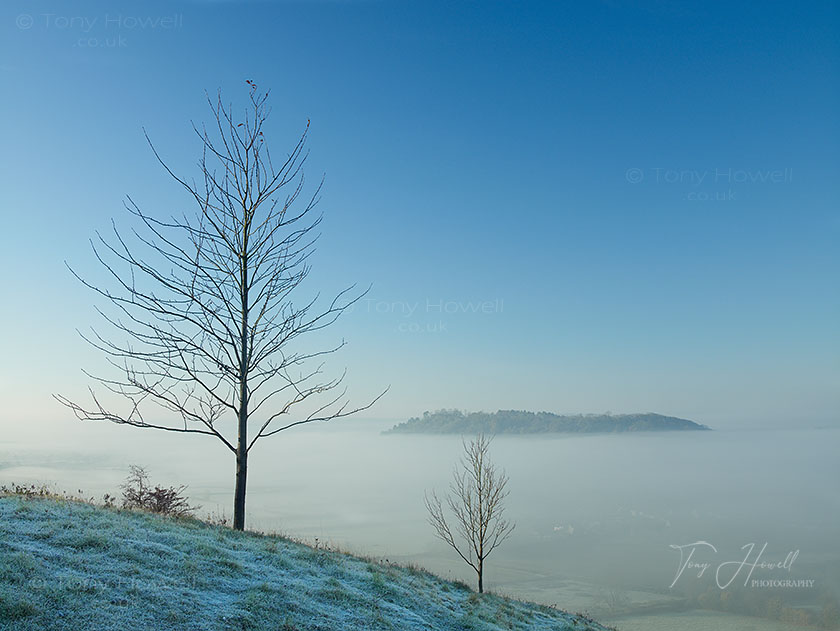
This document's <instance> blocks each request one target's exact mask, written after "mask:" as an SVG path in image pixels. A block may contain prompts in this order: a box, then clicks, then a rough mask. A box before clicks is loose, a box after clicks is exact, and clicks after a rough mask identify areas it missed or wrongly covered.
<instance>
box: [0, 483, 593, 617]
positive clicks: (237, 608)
mask: <svg viewBox="0 0 840 631" xmlns="http://www.w3.org/2000/svg"><path fill="white" fill-rule="evenodd" d="M0 629H3V631H37V630H41V629H43V630H47V629H50V630H52V629H67V630H68V631H70V630H72V631H77V630H79V629H85V630H86V631H105V630H114V631H133V630H148V631H167V630H173V631H174V630H178V631H185V630H193V629H194V630H202V631H204V630H219V631H221V630H225V631H240V630H262V629H266V630H271V631H295V630H300V631H303V630H307V631H309V630H316V629H319V630H324V631H326V630H339V631H344V630H347V631H350V630H362V629H364V630H373V629H394V630H420V629H424V630H429V629H432V630H438V629H439V630H444V629H446V630H456V629H457V630H461V629H463V630H468V629H469V630H476V631H479V630H481V631H496V630H499V631H501V630H502V629H534V630H537V629H545V630H548V629H553V630H557V631H561V630H572V629H574V630H578V631H583V630H591V631H602V630H603V629H604V627H602V626H600V625H598V624H597V623H595V622H592V621H590V620H588V619H586V618H582V617H579V616H574V615H571V614H567V613H565V612H562V611H559V610H556V609H552V608H549V607H544V606H539V605H535V604H531V603H524V602H520V601H515V600H510V599H506V598H503V597H499V596H495V595H492V594H484V595H478V594H476V593H474V592H472V591H471V590H470V589H469V588H467V587H466V586H465V585H463V584H461V583H457V582H451V581H446V580H443V579H441V578H439V577H437V576H434V575H432V574H429V573H427V572H425V571H421V570H417V569H414V568H404V567H399V566H395V565H389V564H381V563H377V562H372V561H367V560H365V559H362V558H358V557H354V556H350V555H347V554H343V553H339V552H333V551H328V550H324V549H316V548H312V547H309V546H306V545H303V544H300V543H296V542H293V541H291V540H289V539H285V538H282V537H278V536H268V535H260V534H254V533H241V532H235V531H232V530H230V529H227V528H224V527H220V526H212V525H208V524H206V523H204V522H201V521H199V520H196V519H191V518H190V519H172V518H164V517H159V516H155V515H152V514H149V513H142V512H133V511H127V510H117V509H113V508H101V507H95V506H92V505H89V504H85V503H82V502H73V501H64V500H53V499H37V498H29V499H27V498H23V497H1V498H0Z"/></svg>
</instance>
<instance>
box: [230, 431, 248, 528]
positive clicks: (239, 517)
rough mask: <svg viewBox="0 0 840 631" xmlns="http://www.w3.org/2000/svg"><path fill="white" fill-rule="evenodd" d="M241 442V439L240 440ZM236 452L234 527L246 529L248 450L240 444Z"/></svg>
mask: <svg viewBox="0 0 840 631" xmlns="http://www.w3.org/2000/svg"><path fill="white" fill-rule="evenodd" d="M240 443H241V441H240ZM239 452H240V453H237V454H236V490H235V491H234V494H233V528H234V530H245V485H246V482H247V478H248V451H247V449H242V445H241V444H240V446H239Z"/></svg>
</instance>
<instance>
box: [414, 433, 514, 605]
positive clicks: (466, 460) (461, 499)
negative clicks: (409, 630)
mask: <svg viewBox="0 0 840 631" xmlns="http://www.w3.org/2000/svg"><path fill="white" fill-rule="evenodd" d="M490 442H491V439H489V438H487V437H486V436H484V435H483V434H479V435H478V436H477V437H476V438H475V439H473V440H472V441H470V442H469V443H467V442H466V441H465V442H464V456H462V458H461V462H460V466H456V467H455V472H454V478H453V481H452V484H451V485H450V490H451V494H450V495H447V496H446V504H447V505H448V506H449V509H450V510H451V511H452V513H453V515H454V518H455V520H454V531H453V528H452V527H450V525H449V522H448V521H447V520H446V516H445V514H444V508H443V502H441V500H440V499H439V498H438V496H437V495H436V494H435V492H434V491H432V495H431V497H429V496H428V495H426V508H427V509H428V511H429V523H430V524H431V525H432V527H433V528H434V529H435V534H436V536H437V537H439V538H440V539H442V540H443V541H445V542H446V543H447V544H449V545H450V546H451V547H452V548H453V549H454V550H455V552H457V553H458V556H460V557H461V558H462V559H463V560H464V561H465V562H466V563H467V565H469V566H470V567H471V568H472V569H474V570H475V572H476V574H477V575H478V592H479V593H483V592H484V562H485V560H486V559H487V557H488V556H490V553H491V552H493V550H495V549H496V548H497V547H498V546H499V544H501V543H502V542H503V541H504V540H505V539H507V538H508V537H509V536H510V534H511V532H513V529H514V526H515V524H513V523H512V522H509V521H508V520H506V519H504V517H503V515H504V511H505V506H504V499H505V498H506V497H507V495H508V491H507V490H506V488H505V487H506V486H507V483H508V477H507V476H506V475H505V473H504V471H497V469H496V466H495V465H494V464H493V463H492V462H490V459H489V457H488V455H487V452H488V450H489V448H490ZM456 534H457V535H458V538H459V539H460V540H463V541H462V542H459V541H458V540H456V537H455V535H456Z"/></svg>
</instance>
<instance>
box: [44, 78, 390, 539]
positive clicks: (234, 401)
mask: <svg viewBox="0 0 840 631" xmlns="http://www.w3.org/2000/svg"><path fill="white" fill-rule="evenodd" d="M247 83H248V85H249V97H250V102H249V104H248V107H247V108H246V111H245V114H244V116H243V117H241V118H239V117H236V116H235V114H234V112H233V111H232V108H231V107H230V106H226V105H225V104H223V102H222V98H221V94H219V96H218V99H216V100H212V99H210V98H209V96H208V99H207V100H208V103H209V105H210V108H211V110H212V113H213V118H214V120H213V124H212V125H211V126H210V129H207V127H205V126H200V127H199V126H194V127H193V128H194V130H195V132H196V134H197V135H198V137H199V139H200V141H201V144H202V155H201V159H200V160H199V183H196V182H195V181H194V180H192V179H191V178H182V177H179V176H177V175H175V173H173V171H172V170H171V169H170V168H169V167H168V166H167V165H166V163H164V161H163V160H162V159H161V157H160V156H159V155H158V152H157V150H156V149H155V147H154V146H153V145H152V143H151V141H150V140H149V144H150V146H151V147H152V151H153V152H154V155H155V157H156V158H157V159H158V161H159V162H160V163H161V165H162V166H163V167H164V169H165V170H166V172H167V173H168V174H169V175H170V176H171V177H172V178H173V179H174V180H175V181H176V182H177V183H178V184H180V185H181V186H182V187H183V188H184V189H185V190H186V192H187V194H188V197H189V198H190V199H191V200H192V201H193V202H194V203H195V210H194V212H191V213H185V214H184V215H183V216H182V217H173V218H171V219H159V218H155V217H153V216H151V215H150V214H147V213H145V212H144V211H142V210H141V209H140V208H139V207H138V205H137V204H135V203H134V201H133V200H132V199H131V198H130V197H129V198H128V201H127V202H126V204H125V206H126V208H127V210H128V211H129V212H130V213H131V214H132V215H134V217H136V218H137V220H138V223H139V226H140V230H139V231H133V237H134V239H133V240H134V241H135V242H136V243H133V244H132V245H129V241H128V240H127V239H126V238H124V236H123V233H121V232H119V231H118V230H117V228H116V226H114V227H113V238H112V239H111V240H110V241H107V240H105V239H104V238H103V237H102V236H101V235H99V234H98V233H97V237H98V241H97V242H96V243H92V245H93V250H94V253H95V255H96V258H97V259H98V260H99V262H100V263H101V264H102V265H103V266H104V269H105V270H107V275H108V276H109V277H110V279H111V281H112V284H113V285H114V288H113V289H108V288H105V287H103V286H100V285H97V284H94V283H93V282H89V281H86V280H84V279H82V278H81V277H80V276H79V275H77V274H76V273H75V272H73V273H74V275H76V277H77V278H79V280H80V281H81V282H82V283H84V284H85V285H86V286H87V287H89V288H90V289H92V290H94V291H95V292H96V293H98V294H99V295H100V296H101V297H103V298H104V299H106V301H107V302H106V304H107V303H110V305H111V307H113V312H109V313H106V312H105V311H100V313H101V314H102V316H103V317H104V318H105V320H106V321H107V323H108V324H109V325H110V326H111V328H112V329H113V331H114V333H113V334H111V335H109V336H105V335H101V334H100V333H98V332H97V331H96V330H94V331H93V334H92V335H89V336H84V335H83V337H84V338H85V339H86V340H87V341H88V342H90V343H91V344H92V345H93V346H94V347H95V348H97V349H99V350H100V351H102V352H103V353H104V354H105V356H106V357H107V359H108V361H109V363H110V364H111V365H112V367H113V368H114V369H115V370H116V375H115V376H99V375H89V376H90V377H92V378H93V379H94V380H96V381H97V382H98V383H99V384H100V385H101V386H102V387H104V388H105V389H107V390H109V391H110V392H112V393H114V394H116V395H117V399H118V400H121V401H123V402H124V403H125V404H126V405H125V408H124V409H122V410H119V409H115V407H114V405H115V404H114V403H110V402H103V400H102V399H101V398H100V397H99V396H98V395H97V394H95V393H94V391H93V389H92V388H91V390H90V392H91V396H92V403H91V404H90V405H89V406H82V405H79V404H78V403H75V402H73V401H71V400H70V399H68V398H66V397H64V396H61V395H56V398H57V399H58V400H59V401H60V402H61V403H63V404H65V405H67V406H69V407H70V408H71V409H72V410H73V411H74V412H75V414H76V416H78V417H79V418H80V419H82V420H105V421H112V422H114V423H118V424H123V425H132V426H134V427H143V428H153V429H159V430H165V431H169V432H183V433H193V434H204V435H207V436H213V437H215V438H217V439H219V440H220V441H221V442H222V443H223V444H224V445H225V447H227V448H228V449H229V450H230V451H231V452H232V453H233V454H234V457H235V461H236V484H235V490H234V504H233V527H234V528H236V529H238V530H242V529H244V527H245V489H246V481H247V471H248V454H249V452H250V451H251V449H252V448H253V446H254V443H256V442H257V440H258V439H260V438H264V437H267V436H272V435H274V434H277V433H279V432H282V431H284V430H287V429H289V428H291V427H294V426H296V425H301V424H303V423H311V422H313V421H329V420H332V419H337V418H340V417H344V416H348V415H350V414H353V413H354V412H358V411H360V410H364V409H367V408H369V407H370V406H371V405H373V403H374V402H375V401H376V400H377V399H379V397H381V396H382V394H384V392H383V393H382V394H380V395H379V396H377V397H376V398H374V399H373V400H372V401H370V403H368V404H366V405H363V406H360V407H355V408H351V407H349V405H348V402H347V401H346V399H345V389H344V388H343V387H340V386H341V384H342V381H343V379H344V375H343V374H342V375H341V376H339V377H336V378H333V379H325V378H323V377H321V375H322V374H323V372H322V367H323V363H321V360H320V359H317V360H316V362H317V365H314V366H313V365H312V363H311V361H310V360H315V359H316V358H321V357H323V356H324V355H327V354H329V353H333V352H335V351H336V350H338V349H339V348H341V347H342V346H343V345H344V341H342V342H341V343H340V344H338V345H337V346H333V347H331V348H326V349H324V348H321V349H317V350H316V349H311V348H308V349H305V348H301V347H299V346H297V344H298V343H299V339H298V338H300V336H302V335H304V334H307V333H311V332H314V331H317V330H319V329H323V328H324V327H326V326H328V325H330V324H332V323H333V322H334V321H335V320H336V318H338V317H339V316H340V315H341V314H342V313H343V312H344V311H345V310H346V309H347V308H348V307H349V306H350V305H352V304H353V303H354V302H356V301H357V300H359V299H360V298H361V297H362V295H364V293H361V294H358V293H357V294H356V295H355V296H353V295H352V294H353V287H349V288H347V289H345V290H343V291H341V292H340V293H338V295H337V296H336V297H335V298H333V299H332V301H331V302H328V303H327V304H326V305H325V306H324V307H320V308H319V307H316V300H317V295H316V296H315V297H307V298H304V299H303V300H301V298H300V296H299V287H300V285H301V284H302V283H303V281H304V280H305V279H306V277H307V276H308V274H309V270H310V266H309V263H308V259H309V256H310V255H311V254H312V252H313V244H314V241H315V239H316V238H317V235H316V234H315V233H314V232H313V230H314V229H315V228H316V227H317V226H318V224H319V223H320V221H321V217H320V216H314V217H313V210H314V208H315V205H316V203H317V202H318V195H319V191H320V188H321V187H320V185H319V186H318V187H317V188H316V190H315V191H314V193H313V195H312V197H310V198H308V199H305V200H299V197H300V196H301V194H302V192H303V184H304V181H303V173H302V166H303V163H304V161H305V159H306V155H307V154H306V152H305V151H304V145H305V142H306V133H307V132H306V131H304V132H303V134H302V135H301V137H300V139H299V140H298V141H297V144H296V145H294V147H293V148H292V150H291V151H290V152H289V153H288V154H287V155H286V156H285V157H284V158H282V159H281V160H279V161H276V162H275V161H273V160H272V156H271V153H270V152H269V149H268V144H267V143H266V142H265V136H264V123H265V121H266V119H267V117H268V114H269V109H268V107H267V105H266V101H267V99H268V96H269V93H268V92H265V93H259V92H257V86H256V85H255V84H254V83H253V82H251V81H248V82H247ZM308 128H309V124H308V122H307V126H306V129H307V130H308ZM266 131H267V130H266ZM146 138H147V140H148V136H146ZM301 201H302V203H300V202H301ZM296 202H298V203H296ZM71 271H73V270H72V269H71ZM154 404H156V406H157V412H156V413H155V412H152V414H154V416H151V415H150V412H149V411H148V410H149V407H150V405H151V408H152V410H154V409H155V405H154ZM161 408H162V409H163V411H164V413H166V412H168V413H169V416H170V418H169V419H168V420H166V419H162V418H161V416H160V413H161ZM292 414H294V415H295V416H293V417H291V415H292ZM290 417H291V418H290Z"/></svg>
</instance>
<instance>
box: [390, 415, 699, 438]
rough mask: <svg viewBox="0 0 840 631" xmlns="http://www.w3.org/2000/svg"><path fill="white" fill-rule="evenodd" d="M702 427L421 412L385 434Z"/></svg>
mask: <svg viewBox="0 0 840 631" xmlns="http://www.w3.org/2000/svg"><path fill="white" fill-rule="evenodd" d="M708 429H709V428H708V427H706V426H705V425H700V424H698V423H695V422H694V421H689V420H687V419H684V418H676V417H674V416H663V415H661V414H653V413H646V414H615V415H613V414H577V415H574V416H561V415H558V414H552V413H550V412H524V411H521V410H499V411H498V412H493V413H489V412H469V413H467V412H462V411H460V410H438V411H437V412H432V413H429V412H424V413H423V416H422V418H417V417H415V418H411V419H409V420H408V421H406V422H405V423H400V424H398V425H395V426H394V427H392V428H391V429H390V430H387V431H386V432H385V433H400V434H475V433H479V432H485V433H488V434H541V433H549V432H558V433H575V434H581V433H582V434H594V433H619V432H662V431H697V430H708Z"/></svg>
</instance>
